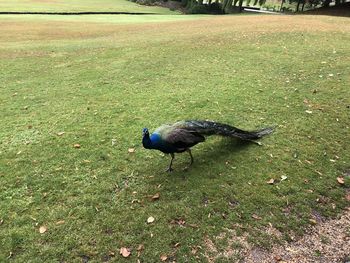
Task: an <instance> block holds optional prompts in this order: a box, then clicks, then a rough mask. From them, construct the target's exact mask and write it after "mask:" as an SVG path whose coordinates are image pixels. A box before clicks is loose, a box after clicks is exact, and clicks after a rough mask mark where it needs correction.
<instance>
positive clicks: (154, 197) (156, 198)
mask: <svg viewBox="0 0 350 263" xmlns="http://www.w3.org/2000/svg"><path fill="white" fill-rule="evenodd" d="M158 199H159V193H156V194H155V195H153V196H152V200H153V201H155V200H158Z"/></svg>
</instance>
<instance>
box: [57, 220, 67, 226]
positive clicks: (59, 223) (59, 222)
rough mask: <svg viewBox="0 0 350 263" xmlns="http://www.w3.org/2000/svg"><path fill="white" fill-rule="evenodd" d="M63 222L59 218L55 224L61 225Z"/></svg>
mask: <svg viewBox="0 0 350 263" xmlns="http://www.w3.org/2000/svg"><path fill="white" fill-rule="evenodd" d="M64 223H65V221H64V220H60V221H57V222H56V225H63V224H64Z"/></svg>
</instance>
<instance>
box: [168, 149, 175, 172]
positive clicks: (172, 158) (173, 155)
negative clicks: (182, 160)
mask: <svg viewBox="0 0 350 263" xmlns="http://www.w3.org/2000/svg"><path fill="white" fill-rule="evenodd" d="M170 155H171V160H170V164H169V168H168V169H167V170H166V172H169V173H170V172H172V171H173V170H174V169H173V168H172V167H171V166H172V165H173V160H174V158H175V154H173V153H170Z"/></svg>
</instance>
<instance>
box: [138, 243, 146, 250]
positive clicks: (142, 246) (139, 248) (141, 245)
mask: <svg viewBox="0 0 350 263" xmlns="http://www.w3.org/2000/svg"><path fill="white" fill-rule="evenodd" d="M144 248H145V246H144V245H143V244H140V245H139V246H138V247H137V251H141V250H144Z"/></svg>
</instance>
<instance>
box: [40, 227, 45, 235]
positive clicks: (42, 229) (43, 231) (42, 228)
mask: <svg viewBox="0 0 350 263" xmlns="http://www.w3.org/2000/svg"><path fill="white" fill-rule="evenodd" d="M46 231H47V227H46V226H41V227H40V228H39V233H40V234H44V233H45V232H46Z"/></svg>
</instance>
